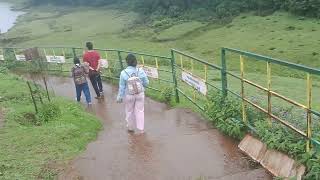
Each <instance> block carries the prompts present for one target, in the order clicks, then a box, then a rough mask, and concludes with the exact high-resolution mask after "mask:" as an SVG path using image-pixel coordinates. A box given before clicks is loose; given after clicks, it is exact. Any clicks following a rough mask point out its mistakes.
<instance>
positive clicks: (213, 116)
mask: <svg viewBox="0 0 320 180" xmlns="http://www.w3.org/2000/svg"><path fill="white" fill-rule="evenodd" d="M239 107H240V104H239V103H238V102H237V101H234V100H232V99H229V98H224V97H222V95H221V94H219V93H213V94H210V95H209V98H208V101H207V103H206V105H205V113H206V115H207V116H208V117H209V118H210V120H211V121H212V122H213V123H214V124H215V126H216V127H217V128H218V129H220V130H221V131H222V132H223V133H225V134H227V135H229V136H231V137H233V138H236V139H239V140H240V139H241V138H243V137H244V135H245V133H246V131H247V128H246V126H245V124H244V123H243V122H242V121H238V120H236V119H241V118H240V116H241V113H240V108H239Z"/></svg>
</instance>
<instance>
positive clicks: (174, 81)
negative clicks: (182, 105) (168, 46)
mask: <svg viewBox="0 0 320 180" xmlns="http://www.w3.org/2000/svg"><path fill="white" fill-rule="evenodd" d="M171 68H172V78H173V83H174V90H175V96H176V102H177V103H179V102H180V98H179V91H178V82H177V74H176V59H175V57H174V51H173V50H171Z"/></svg>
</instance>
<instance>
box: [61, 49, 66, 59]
mask: <svg viewBox="0 0 320 180" xmlns="http://www.w3.org/2000/svg"><path fill="white" fill-rule="evenodd" d="M62 55H63V56H64V57H65V58H66V52H65V51H64V48H62Z"/></svg>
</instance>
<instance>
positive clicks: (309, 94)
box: [306, 73, 312, 152]
mask: <svg viewBox="0 0 320 180" xmlns="http://www.w3.org/2000/svg"><path fill="white" fill-rule="evenodd" d="M311 105H312V78H311V76H310V73H308V74H307V107H308V109H307V138H308V140H307V147H306V151H307V152H310V150H311V137H312V122H311V121H312V114H311Z"/></svg>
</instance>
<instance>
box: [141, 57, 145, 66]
mask: <svg viewBox="0 0 320 180" xmlns="http://www.w3.org/2000/svg"><path fill="white" fill-rule="evenodd" d="M141 60H142V66H144V57H143V56H141Z"/></svg>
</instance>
